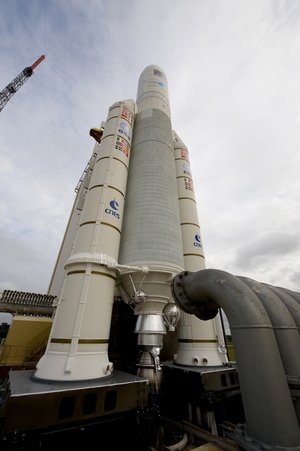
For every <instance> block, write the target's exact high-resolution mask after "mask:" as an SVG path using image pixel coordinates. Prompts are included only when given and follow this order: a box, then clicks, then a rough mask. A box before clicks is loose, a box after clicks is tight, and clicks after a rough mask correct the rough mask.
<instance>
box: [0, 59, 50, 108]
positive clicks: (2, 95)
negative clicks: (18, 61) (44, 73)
mask: <svg viewBox="0 0 300 451" xmlns="http://www.w3.org/2000/svg"><path fill="white" fill-rule="evenodd" d="M44 59H45V55H42V56H40V57H39V58H38V59H37V60H36V61H35V62H34V63H33V64H32V66H28V67H25V69H23V70H22V72H21V73H20V74H19V75H17V76H16V78H14V79H13V80H12V81H11V82H10V83H9V84H8V85H7V86H6V87H5V88H4V89H3V90H2V91H1V92H0V112H1V111H2V110H3V108H4V107H5V105H6V104H7V102H8V101H9V99H10V98H11V97H12V96H13V95H14V94H15V93H16V92H17V91H18V89H20V88H21V86H22V85H23V84H24V83H25V81H26V80H28V78H29V77H31V75H32V74H33V70H34V69H35V68H36V67H37V66H38V65H39V64H40V63H41V62H42V61H43V60H44Z"/></svg>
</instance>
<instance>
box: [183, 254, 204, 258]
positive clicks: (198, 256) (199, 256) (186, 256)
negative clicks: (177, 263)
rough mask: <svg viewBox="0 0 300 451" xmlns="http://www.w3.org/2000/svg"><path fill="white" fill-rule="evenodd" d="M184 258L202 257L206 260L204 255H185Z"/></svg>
mask: <svg viewBox="0 0 300 451" xmlns="http://www.w3.org/2000/svg"><path fill="white" fill-rule="evenodd" d="M183 256H184V257H190V256H192V257H201V258H205V257H204V255H202V254H183Z"/></svg>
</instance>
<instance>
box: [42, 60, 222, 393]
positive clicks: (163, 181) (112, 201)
mask: <svg viewBox="0 0 300 451" xmlns="http://www.w3.org/2000/svg"><path fill="white" fill-rule="evenodd" d="M101 130H102V132H101V133H102V136H101V140H99V142H98V143H97V144H96V145H95V148H94V151H93V155H92V158H91V160H90V161H89V164H88V166H87V168H86V171H85V172H84V177H82V180H81V184H80V185H79V187H78V192H77V197H76V199H75V202H74V206H73V209H72V212H71V215H70V221H69V224H68V226H67V230H66V234H65V237H64V240H63V243H62V246H61V250H60V252H59V256H58V260H57V264H56V266H55V269H54V272H53V276H52V279H51V283H50V287H49V293H50V294H57V295H58V305H57V309H56V313H55V316H54V320H53V325H52V329H51V332H50V336H49V340H48V344H47V348H46V351H45V354H44V356H43V357H42V358H41V360H40V361H39V362H38V364H37V368H36V372H35V378H37V379H46V380H56V381H76V380H90V379H97V378H102V377H106V376H109V375H110V374H112V372H113V371H114V369H113V362H110V361H109V358H108V344H109V333H110V324H111V316H112V307H113V302H114V299H115V298H116V296H121V297H122V299H123V300H124V302H126V303H128V304H130V305H131V306H132V307H133V309H134V315H135V316H136V325H135V329H134V330H133V331H131V333H134V334H136V337H137V346H138V348H139V354H138V359H137V363H136V365H137V374H138V375H140V376H142V377H147V378H148V379H149V381H150V384H151V386H153V387H154V390H158V388H159V385H160V381H161V373H162V372H161V361H160V353H161V349H162V348H163V346H164V338H165V337H166V335H167V334H168V332H169V331H174V330H175V328H177V340H178V343H177V347H178V349H177V353H176V354H175V355H174V363H175V364H179V365H183V366H184V365H195V366H207V365H208V366H218V365H223V363H225V362H226V358H227V357H226V355H225V353H224V341H223V335H222V330H221V329H220V322H218V321H217V322H216V321H215V320H210V321H207V322H205V324H204V322H203V321H200V320H199V319H197V318H196V317H194V316H193V317H192V315H188V314H186V313H183V312H180V311H179V308H178V307H177V306H176V305H175V302H174V300H173V298H172V293H171V281H172V279H173V278H174V276H175V275H176V274H178V273H179V272H181V271H183V270H188V271H198V270H199V269H204V268H205V258H204V253H203V247H202V238H201V232H200V226H199V221H198V215H197V206H196V200H195V194H194V189H193V180H192V174H191V168H190V162H189V158H188V150H187V148H186V146H185V145H184V143H183V142H182V141H181V139H180V138H179V136H178V135H177V134H176V132H175V131H174V130H173V128H172V122H171V113H170V105H169V95H168V82H167V78H166V75H165V74H164V72H163V70H162V69H161V68H160V67H159V66H156V65H150V66H147V67H146V68H145V69H144V70H143V72H142V74H141V75H140V78H139V83H138V90H137V99H136V102H134V101H133V100H132V99H127V100H124V101H119V102H116V103H115V104H113V105H112V106H111V107H110V108H109V111H108V116H107V120H106V122H104V123H102V129H101ZM62 268H63V270H62Z"/></svg>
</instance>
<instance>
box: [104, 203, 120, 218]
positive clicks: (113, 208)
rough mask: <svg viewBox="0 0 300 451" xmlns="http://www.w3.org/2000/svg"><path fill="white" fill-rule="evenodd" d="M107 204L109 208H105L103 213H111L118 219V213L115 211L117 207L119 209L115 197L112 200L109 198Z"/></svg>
mask: <svg viewBox="0 0 300 451" xmlns="http://www.w3.org/2000/svg"><path fill="white" fill-rule="evenodd" d="M109 206H110V208H105V210H104V211H105V213H106V214H107V215H112V216H114V217H115V218H117V219H120V215H119V213H117V211H118V209H119V204H118V202H117V201H116V199H113V200H111V201H110V202H109Z"/></svg>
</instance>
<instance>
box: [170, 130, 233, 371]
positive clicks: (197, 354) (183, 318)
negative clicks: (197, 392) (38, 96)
mask: <svg viewBox="0 0 300 451" xmlns="http://www.w3.org/2000/svg"><path fill="white" fill-rule="evenodd" d="M173 138H174V156H175V162H176V177H177V189H178V201H179V211H180V221H181V230H182V243H183V256H184V269H185V271H191V272H196V271H199V270H201V269H205V267H206V265H205V257H204V252H203V246H202V237H201V231H200V226H199V220H198V212H197V205H196V200H195V193H194V186H193V178H192V171H191V166H190V161H189V153H188V149H187V148H186V146H185V144H184V143H183V142H182V140H181V139H180V138H179V136H178V135H177V134H176V133H175V132H173ZM177 341H178V348H177V353H176V355H175V358H174V360H175V363H177V364H180V365H195V366H206V365H207V366H218V365H223V364H224V363H227V361H228V359H227V355H226V347H225V343H224V337H223V332H222V328H221V325H220V319H219V314H218V317H217V318H215V319H213V320H209V321H201V320H200V319H198V318H197V317H196V316H195V315H188V314H186V313H184V312H181V314H180V320H179V322H178V325H177Z"/></svg>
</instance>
